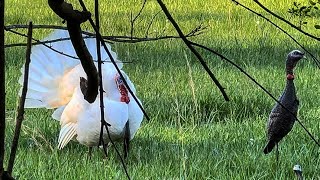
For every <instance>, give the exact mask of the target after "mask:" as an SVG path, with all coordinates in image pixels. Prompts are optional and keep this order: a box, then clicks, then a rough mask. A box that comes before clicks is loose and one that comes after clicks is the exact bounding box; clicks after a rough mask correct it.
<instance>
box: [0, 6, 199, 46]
mask: <svg viewBox="0 0 320 180" xmlns="http://www.w3.org/2000/svg"><path fill="white" fill-rule="evenodd" d="M160 12H161V11H160ZM158 13H159V12H158ZM158 13H157V14H158ZM150 23H151V24H152V21H151V22H150ZM151 24H149V26H148V29H149V28H150V26H151ZM24 28H28V26H26V25H18V24H15V25H10V26H5V30H6V31H10V32H13V30H12V29H24ZM48 28H49V29H62V30H67V28H66V27H64V26H55V25H34V26H33V29H48ZM148 29H147V31H146V36H145V37H131V36H102V38H103V39H104V41H105V42H107V43H111V44H112V43H113V42H121V43H139V42H147V41H157V40H165V39H180V37H179V36H170V35H167V36H159V37H148V31H149V30H148ZM195 29H197V31H196V32H195V33H188V34H187V35H186V37H193V36H198V35H201V34H203V30H204V29H205V28H198V27H196V28H195ZM192 31H194V29H193V30H192ZM14 32H17V31H14ZM82 33H83V34H84V35H87V36H84V37H83V38H95V37H96V35H95V34H94V33H90V32H87V31H82ZM16 34H17V33H16ZM18 35H21V36H24V37H27V35H22V33H20V34H18ZM33 40H34V41H36V42H35V43H33V45H37V44H44V43H51V42H58V41H65V40H70V38H59V39H55V40H50V41H42V42H40V41H39V40H36V39H33ZM26 45H27V44H26V43H15V44H6V45H5V48H9V47H18V46H26Z"/></svg>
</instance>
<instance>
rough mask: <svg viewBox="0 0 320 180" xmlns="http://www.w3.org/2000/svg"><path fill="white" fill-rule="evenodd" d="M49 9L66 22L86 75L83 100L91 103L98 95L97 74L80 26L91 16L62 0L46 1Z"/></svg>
mask: <svg viewBox="0 0 320 180" xmlns="http://www.w3.org/2000/svg"><path fill="white" fill-rule="evenodd" d="M48 3H49V6H50V7H51V9H52V10H53V11H54V12H55V13H56V14H57V15H58V16H60V17H61V18H63V19H64V20H66V21H67V29H68V31H69V35H70V38H71V42H72V44H73V47H74V49H75V51H76V54H77V56H78V57H79V59H80V61H81V65H82V67H83V70H84V71H85V73H86V74H87V83H88V85H87V88H88V89H87V90H85V92H84V91H83V95H84V99H86V100H87V101H88V102H89V103H93V102H94V101H95V100H96V98H97V95H98V84H99V78H98V72H97V69H96V67H95V65H94V63H93V60H92V56H91V55H90V53H89V51H88V48H87V47H86V44H85V42H84V40H83V37H82V31H81V28H80V24H81V23H83V22H85V21H87V20H88V19H89V18H90V16H91V14H90V12H87V11H83V12H80V11H77V10H74V9H73V7H72V5H71V4H69V3H66V2H64V0H59V1H56V0H48Z"/></svg>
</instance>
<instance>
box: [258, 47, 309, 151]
mask: <svg viewBox="0 0 320 180" xmlns="http://www.w3.org/2000/svg"><path fill="white" fill-rule="evenodd" d="M302 58H304V53H303V52H300V51H299V50H293V51H291V52H290V53H289V54H288V56H287V60H286V76H287V77H286V78H287V80H286V86H285V89H284V91H283V93H282V95H281V96H280V98H279V102H280V103H281V104H282V105H283V106H284V107H285V108H284V107H283V106H281V105H280V104H279V103H276V105H275V106H274V107H273V109H272V110H271V113H270V115H269V121H268V123H267V138H268V142H267V145H266V146H265V148H264V150H263V152H264V153H265V154H268V153H270V152H271V151H272V149H273V148H274V146H276V145H278V143H279V141H281V140H282V138H283V137H285V136H286V135H287V134H288V133H289V132H290V131H291V130H292V128H293V125H294V123H295V120H296V118H295V117H296V116H297V112H298V107H299V100H298V98H297V95H296V88H295V85H294V82H293V81H294V74H293V69H294V68H295V66H296V65H297V62H298V61H299V60H300V59H302ZM277 157H278V156H277Z"/></svg>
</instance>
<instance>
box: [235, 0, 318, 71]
mask: <svg viewBox="0 0 320 180" xmlns="http://www.w3.org/2000/svg"><path fill="white" fill-rule="evenodd" d="M232 1H233V2H234V3H235V4H236V5H239V6H241V7H243V8H244V9H246V10H248V11H250V12H252V13H254V14H255V15H257V16H259V17H261V18H263V19H265V20H266V21H268V22H269V23H270V24H272V25H273V26H275V27H276V28H278V29H279V30H280V31H282V32H283V33H284V34H286V35H287V36H288V37H289V38H290V39H292V40H293V41H294V42H295V43H296V44H298V46H300V47H301V48H302V49H303V50H304V51H305V52H306V53H308V54H309V55H310V56H311V57H312V59H313V61H314V62H315V63H316V66H318V68H319V69H320V61H319V60H318V59H317V58H316V57H315V56H314V55H313V54H312V53H311V52H310V51H308V50H307V49H306V48H305V47H304V46H303V45H302V44H300V43H299V42H298V41H297V40H296V39H295V38H294V37H293V36H291V35H290V34H289V33H288V32H287V31H285V30H284V29H282V28H281V27H280V26H278V25H277V24H275V23H274V22H272V21H271V20H270V19H268V18H267V17H265V16H263V15H262V14H260V13H258V12H256V11H254V10H252V9H250V8H248V7H246V6H245V5H243V4H241V3H239V2H238V1H236V0H232Z"/></svg>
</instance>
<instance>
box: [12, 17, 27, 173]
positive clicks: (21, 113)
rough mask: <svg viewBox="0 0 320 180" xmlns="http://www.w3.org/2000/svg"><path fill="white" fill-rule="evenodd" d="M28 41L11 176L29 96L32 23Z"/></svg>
mask: <svg viewBox="0 0 320 180" xmlns="http://www.w3.org/2000/svg"><path fill="white" fill-rule="evenodd" d="M27 41H28V42H27V44H28V46H27V50H26V62H25V65H24V77H23V86H22V93H21V97H20V99H19V106H18V109H17V117H16V128H15V130H14V137H13V140H12V145H11V152H10V159H9V162H8V173H9V174H10V175H11V174H12V169H13V165H14V160H15V157H16V152H17V148H18V142H19V137H20V131H21V125H22V121H23V119H24V104H25V101H26V95H27V90H28V78H29V64H30V62H31V59H30V56H31V47H32V22H30V23H29V29H28V40H27Z"/></svg>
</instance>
